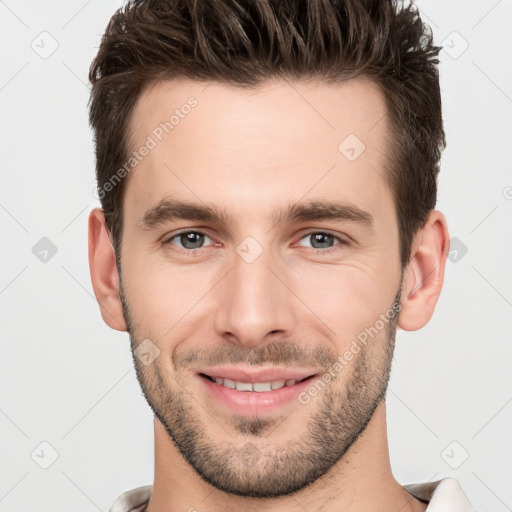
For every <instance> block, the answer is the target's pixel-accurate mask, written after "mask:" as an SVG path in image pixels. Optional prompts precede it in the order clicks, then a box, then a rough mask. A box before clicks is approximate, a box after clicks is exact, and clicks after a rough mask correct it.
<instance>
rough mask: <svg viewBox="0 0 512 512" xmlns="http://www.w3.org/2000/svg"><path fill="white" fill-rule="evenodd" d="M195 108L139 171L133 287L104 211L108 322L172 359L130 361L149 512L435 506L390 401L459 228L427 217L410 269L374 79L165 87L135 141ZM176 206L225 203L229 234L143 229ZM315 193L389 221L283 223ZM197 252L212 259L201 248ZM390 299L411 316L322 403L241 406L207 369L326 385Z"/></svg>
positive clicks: (205, 225)
mask: <svg viewBox="0 0 512 512" xmlns="http://www.w3.org/2000/svg"><path fill="white" fill-rule="evenodd" d="M190 96H194V97H195V98H196V99H197V101H198V105H197V107H195V108H194V109H193V110H192V111H191V112H190V114H188V115H187V116H185V117H184V119H182V120H180V123H179V124H178V125H177V126H175V128H174V129H173V131H172V132H171V133H170V134H169V135H167V136H166V137H164V138H163V140H162V141H161V142H159V143H158V145H157V146H156V147H155V148H154V149H152V150H151V151H150V152H149V154H148V155H147V156H146V157H145V158H144V159H143V160H142V161H141V162H140V163H139V164H138V165H137V167H136V168H135V170H134V171H132V173H131V174H130V175H129V176H128V178H126V179H127V183H126V190H125V195H124V203H123V204H124V214H123V215H124V217H123V218H124V238H123V243H122V247H121V264H120V268H121V270H122V280H121V279H120V276H119V273H118V267H117V266H116V260H115V254H114V250H113V245H112V241H111V239H110V233H109V231H108V229H107V227H106V225H105V220H104V216H103V212H102V210H101V209H98V208H96V209H94V210H93V211H92V212H91V214H90V217H89V261H90V268H91V278H92V284H93V288H94V292H95V295H96V298H97V300H98V303H99V305H100V309H101V314H102V317H103V319H104V321H105V322H106V323H107V324H108V325H109V326H110V327H111V328H113V329H116V330H121V331H128V332H129V333H130V339H131V343H132V350H135V349H136V347H137V346H138V344H139V343H140V342H142V340H145V339H150V340H151V342H152V343H153V344H154V345H155V346H156V347H158V349H159V351H160V354H159V355H158V357H157V358H156V359H155V360H154V361H153V362H152V363H151V364H148V365H146V364H142V362H141V361H140V360H139V359H138V358H137V357H134V362H135V366H136V370H137V375H138V378H139V382H140V383H141V387H142V389H143V392H144V394H145V396H146V398H147V400H148V402H149V404H150V406H151V407H152V409H153V411H154V413H155V420H154V428H155V480H154V484H153V493H152V495H151V498H150V500H149V504H148V508H147V510H148V511H150V512H163V511H170V510H189V509H190V507H195V508H196V509H197V510H201V511H207V512H221V511H222V512H224V511H232V510H246V511H256V510H266V511H272V512H274V511H281V512H288V511H301V510H308V511H310V512H314V511H324V512H329V511H335V510H336V511H338V510H344V511H347V512H351V511H356V510H357V511H360V510H376V511H377V510H382V511H384V510H386V511H393V510H396V511H397V512H398V511H402V512H405V511H421V510H425V508H426V504H425V503H423V502H421V501H419V500H417V499H416V498H414V497H412V496H411V495H410V494H408V493H407V492H406V491H405V490H404V489H403V487H402V486H401V485H400V484H399V483H398V482H397V481H396V480H395V478H394V477H393V474H392V472H391V467H390V460H389V449H388V442H387V431H386V408H385V391H386V388H387V383H388V379H389V371H390V366H391V360H392V354H393V348H394V337H395V332H396V329H397V328H401V329H404V330H408V331H413V330H416V329H420V328H421V327H423V326H424V325H426V324H427V323H428V321H429V320H430V318H431V316H432V314H433V312H434V308H435V305H436V302H437V300H438V297H439V294H440V292H441V288H442V284H443V278H444V269H445V263H446V257H447V250H448V244H449V234H448V228H447V224H446V220H445V217H444V215H443V214H442V213H441V212H439V211H437V210H434V211H432V212H431V213H430V215H429V217H428V219H427V222H426V224H425V226H424V227H423V228H422V229H421V230H420V231H418V232H417V234H416V236H415V239H414V242H413V246H412V253H411V254H412V256H411V260H410V263H409V265H408V266H407V267H406V269H405V271H404V272H403V274H402V271H401V268H400V258H399V238H398V223H397V217H396V214H395V206H394V202H393V196H392V191H391V189H390V188H389V185H388V184H387V182H386V181H385V180H384V178H383V177H384V176H385V174H386V170H385V155H386V140H387V138H388V137H389V136H390V131H389V126H388V123H387V118H386V116H385V113H386V111H385V106H384V99H383V97H382V95H381V93H380V92H379V90H378V89H377V87H376V86H375V84H373V83H372V82H370V81H368V80H364V79H355V80H352V81H350V82H347V83H343V84H336V85H326V84H325V83H320V82H314V81H310V82H304V81H303V82H293V83H292V82H287V81H284V80H279V81H273V82H266V83H264V84H262V85H261V86H260V87H258V88H257V89H256V90H243V89H239V88H238V89H237V88H234V87H231V86H227V85H221V84H218V83H210V84H206V83H200V82H197V81H191V80H175V81H172V82H171V81H165V82H160V83H156V84H153V85H152V86H151V87H149V88H148V89H146V90H145V91H144V93H143V94H142V95H141V97H140V98H139V100H138V102H137V103H136V105H135V108H134V111H133V116H132V126H133V131H132V136H131V140H130V142H131V144H132V147H133V148H134V149H135V148H138V147H140V146H141V145H142V144H144V141H145V140H146V138H147V136H148V134H151V133H152V131H153V130H154V129H155V127H156V126H158V125H159V123H160V122H162V121H164V120H166V119H168V117H169V115H170V113H172V111H173V110H174V109H175V108H180V106H181V105H183V104H184V103H186V101H187V98H189V97H190ZM351 133H352V134H356V135H357V137H358V138H359V139H360V140H361V141H363V143H364V144H365V146H366V149H365V151H364V152H363V153H362V154H361V155H360V156H359V157H358V158H357V159H355V160H354V161H350V160H348V159H347V158H346V157H345V156H344V155H343V154H342V153H341V152H340V151H339V150H338V146H339V144H340V142H342V141H343V140H344V139H345V137H346V136H347V135H348V134H351ZM169 197H172V198H174V199H180V200H186V201H194V202H196V203H199V204H201V205H204V204H205V203H207V204H213V205H215V206H217V207H218V208H221V209H222V210H223V211H225V212H226V214H228V215H229V222H226V223H212V222H204V221H197V220H184V219H178V220H172V221H168V222H166V223H163V224H161V225H160V224H159V225H157V226H154V227H153V228H152V229H144V227H143V223H142V222H141V220H142V218H143V216H144V214H145V212H147V211H148V210H149V209H150V208H151V207H153V206H154V205H156V204H157V203H158V202H159V201H161V200H162V199H164V198H169ZM313 200H332V201H345V202H349V203H351V204H352V205H355V206H357V208H359V209H361V210H364V211H366V212H368V213H370V214H371V215H372V216H373V223H374V229H373V230H372V229H368V227H366V226H365V225H363V224H362V223H358V222H355V221H350V220H344V219H337V220H319V221H305V222H293V223H289V222H288V223H282V224H275V223H274V222H273V217H272V215H273V214H274V213H275V212H278V211H279V210H280V209H282V208H284V207H285V206H286V205H288V204H293V203H297V202H304V201H313ZM183 230H189V231H193V232H197V231H198V232H200V233H203V234H205V235H207V236H205V237H204V239H202V240H203V242H202V245H201V243H200V244H199V245H195V246H193V245H192V244H190V243H189V245H184V244H186V243H187V241H186V240H185V241H184V240H183V237H181V238H180V237H179V236H178V237H177V236H176V233H177V232H181V231H183ZM326 230H327V231H328V232H329V233H331V234H333V235H334V238H332V239H331V238H329V237H328V238H327V239H324V240H322V241H321V243H323V244H324V245H323V246H322V245H320V246H319V245H318V243H317V244H315V240H314V237H312V236H311V235H312V234H315V233H318V232H321V233H322V232H325V231H326ZM248 236H251V237H253V238H254V239H255V240H256V241H257V242H258V244H259V245H260V247H261V249H262V252H261V254H260V255H259V257H258V258H257V259H255V260H254V261H252V262H251V263H248V262H247V261H246V260H245V259H244V258H242V257H241V256H240V254H239V253H238V252H237V250H236V249H237V247H238V246H239V244H241V242H242V241H244V239H245V238H246V237H248ZM336 237H340V239H341V240H345V241H347V242H348V244H342V243H341V241H340V239H338V238H336ZM312 238H313V239H312ZM194 240H196V239H194ZM187 247H199V249H198V252H196V254H195V255H194V256H190V255H187V254H186V252H187V250H188V251H190V249H187ZM314 248H317V250H319V251H325V250H327V249H333V250H332V251H331V252H329V253H325V252H324V253H323V254H316V253H315V252H314ZM252 250H254V249H252ZM118 263H119V262H118ZM395 301H397V302H396V303H400V305H401V310H400V315H399V317H398V318H396V317H395V319H394V320H392V321H389V322H387V323H386V327H385V328H382V329H380V330H379V332H378V334H377V335H375V336H374V337H372V339H371V342H369V343H367V344H366V345H364V346H363V345H361V347H360V348H361V350H360V351H359V352H357V354H355V355H354V356H353V358H352V359H351V360H350V361H349V362H348V364H347V365H346V366H345V367H344V368H343V369H342V371H339V372H336V377H335V378H333V379H332V380H331V381H330V382H329V383H328V385H327V386H325V388H324V389H323V390H322V391H320V392H319V393H318V396H316V397H313V398H312V399H311V401H310V402H309V403H307V404H304V403H299V402H298V401H295V400H294V401H292V402H291V403H289V404H287V405H286V406H283V407H282V408H279V409H277V410H275V411H273V412H272V413H266V414H264V413H260V412H259V411H258V410H257V409H255V410H254V411H253V414H251V415H248V416H244V415H241V414H235V413H234V412H232V411H229V410H227V409H225V408H224V407H222V406H221V405H220V404H218V403H216V402H215V401H214V400H212V399H211V398H209V397H208V396H207V395H206V393H205V391H204V389H203V386H204V384H203V383H202V382H201V381H200V379H199V378H198V377H197V376H196V375H195V374H194V370H196V369H197V368H201V366H202V367H203V368H204V367H205V366H207V365H208V364H209V363H214V362H215V363H225V364H233V365H239V364H242V363H241V361H243V362H245V363H249V362H251V363H253V364H255V365H261V366H266V367H267V366H272V365H273V364H275V365H277V366H281V367H283V366H284V367H288V366H290V367H298V368H308V369H309V368H313V369H315V370H316V371H318V372H319V374H320V375H321V374H322V373H324V372H327V371H328V370H329V368H332V366H333V363H334V362H335V361H336V358H337V357H338V356H340V355H341V356H342V355H343V354H344V353H346V351H347V350H348V349H349V348H350V346H351V343H352V342H353V340H354V339H356V338H357V336H358V334H360V333H361V332H363V331H364V329H365V328H368V327H369V326H373V325H375V323H376V320H378V319H379V315H381V314H383V313H385V312H386V311H389V310H390V308H391V307H392V305H393V304H394V303H395Z"/></svg>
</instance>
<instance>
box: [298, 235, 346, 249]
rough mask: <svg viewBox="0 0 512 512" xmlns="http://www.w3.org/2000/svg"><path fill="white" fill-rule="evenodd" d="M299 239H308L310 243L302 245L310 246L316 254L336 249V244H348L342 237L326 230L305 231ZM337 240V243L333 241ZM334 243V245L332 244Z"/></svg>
mask: <svg viewBox="0 0 512 512" xmlns="http://www.w3.org/2000/svg"><path fill="white" fill-rule="evenodd" d="M301 240H309V241H310V243H311V245H310V246H307V245H306V246H304V245H302V244H299V245H302V247H311V248H312V249H313V251H314V252H315V253H317V254H325V253H330V252H333V251H336V250H337V249H338V248H337V247H336V245H348V242H347V241H346V240H344V239H343V238H341V237H339V236H336V235H334V234H332V233H329V232H328V231H311V232H309V233H307V234H306V235H305V236H304V237H302V238H301ZM335 241H338V244H336V243H335ZM333 244H334V246H333Z"/></svg>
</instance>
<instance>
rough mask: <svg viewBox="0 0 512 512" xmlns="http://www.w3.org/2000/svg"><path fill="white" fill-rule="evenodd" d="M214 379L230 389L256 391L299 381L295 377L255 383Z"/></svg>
mask: <svg viewBox="0 0 512 512" xmlns="http://www.w3.org/2000/svg"><path fill="white" fill-rule="evenodd" d="M214 380H215V382H216V383H217V384H220V385H221V386H226V387H227V388H230V389H236V390H237V391H256V392H258V393H262V392H265V391H272V390H273V389H280V388H283V387H285V386H293V385H294V384H295V383H296V382H297V381H296V380H295V379H288V380H275V381H272V382H255V383H254V384H251V383H250V382H236V381H234V380H231V379H222V378H220V377H215V378H214Z"/></svg>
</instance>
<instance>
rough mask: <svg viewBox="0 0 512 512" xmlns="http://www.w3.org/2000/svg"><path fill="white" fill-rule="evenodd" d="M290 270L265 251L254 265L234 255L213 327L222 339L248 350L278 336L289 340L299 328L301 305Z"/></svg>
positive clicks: (223, 281)
mask: <svg viewBox="0 0 512 512" xmlns="http://www.w3.org/2000/svg"><path fill="white" fill-rule="evenodd" d="M288 274H289V271H287V267H286V265H285V264H284V263H283V262H279V261H277V260H276V258H273V257H272V255H270V254H267V252H266V251H263V253H262V254H261V255H260V256H259V257H258V258H257V259H256V260H255V261H252V262H250V263H249V262H247V261H245V260H244V259H243V258H242V257H240V256H239V255H238V254H237V255H235V258H234V265H233V268H232V269H231V271H230V272H228V274H227V275H226V276H225V278H224V279H223V280H222V281H221V282H220V283H219V285H218V286H217V287H216V288H217V294H218V296H217V297H216V299H217V300H218V303H217V304H218V307H217V308H216V310H215V319H214V326H215V329H216V332H217V334H218V335H219V336H221V337H223V338H225V339H227V340H228V341H230V342H232V343H238V344H239V345H243V346H245V347H247V348H251V347H255V346H257V345H259V344H261V343H264V342H265V341H268V339H267V338H268V337H269V336H270V335H275V334H276V333H279V334H280V335H281V337H288V336H290V334H291V333H292V330H293V328H294V326H296V325H297V318H296V306H297V303H298V302H299V301H298V299H297V297H296V296H295V294H294V292H293V290H292V287H290V285H289V284H288V281H289V280H290V279H289V278H288V279H287V277H288Z"/></svg>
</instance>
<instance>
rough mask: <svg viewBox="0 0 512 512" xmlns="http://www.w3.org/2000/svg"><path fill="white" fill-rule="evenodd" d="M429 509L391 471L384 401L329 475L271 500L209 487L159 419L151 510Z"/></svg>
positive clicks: (348, 511)
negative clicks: (184, 456) (238, 494)
mask: <svg viewBox="0 0 512 512" xmlns="http://www.w3.org/2000/svg"><path fill="white" fill-rule="evenodd" d="M426 507H427V505H426V504H425V503H423V502H421V501H419V500H417V499H416V498H414V497H413V496H412V495H411V494H409V493H408V492H407V491H406V490H405V489H404V488H403V487H402V486H401V485H400V484H399V483H398V482H397V481H396V480H395V478H394V477H393V474H392V472H391V466H390V461H389V448H388V441H387V429H386V408H385V401H384V400H383V401H382V402H380V404H379V405H378V406H377V409H376V410H375V414H374V415H373V417H372V419H371V421H370V423H369V424H368V426H367V428H366V429H365V431H364V432H363V433H362V434H361V436H360V437H359V438H358V439H357V440H356V441H355V442H354V444H353V445H352V446H351V448H350V449H349V450H348V451H347V453H346V454H345V456H344V457H343V459H341V460H340V461H338V463H337V464H336V465H335V466H333V467H332V468H331V469H330V471H329V472H328V473H326V474H325V475H323V476H322V477H321V478H319V479H318V480H316V481H315V482H314V483H313V484H311V485H310V486H308V487H306V488H304V489H302V490H301V491H299V492H297V493H294V494H292V495H287V496H282V497H279V498H273V499H265V500H262V499H255V498H246V497H243V496H236V495H231V494H228V493H225V492H223V491H219V490H218V489H216V488H215V487H212V486H211V485H210V484H208V483H206V482H205V481H204V480H202V479H201V477H200V476H199V475H198V474H197V473H196V472H195V471H194V469H193V468H192V467H191V466H189V465H188V463H187V462H186V461H185V460H184V458H183V457H182V455H181V453H180V452H179V450H178V449H177V448H176V445H175V444H174V442H173V441H172V439H170V438H169V436H168V434H167V432H166V431H165V428H164V427H163V426H162V424H161V423H160V421H159V420H158V419H157V418H155V479H154V483H153V492H152V495H151V498H150V500H149V503H148V507H147V509H146V512H174V511H178V510H190V511H194V510H198V511H199V510H200V511H201V512H231V511H235V510H244V511H247V512H256V511H262V510H264V511H265V512H278V511H279V512H291V511H296V510H307V511H308V512H320V511H322V512H334V511H339V510H343V511H344V512H360V511H363V510H396V511H400V512H423V511H424V510H425V508H426Z"/></svg>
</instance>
